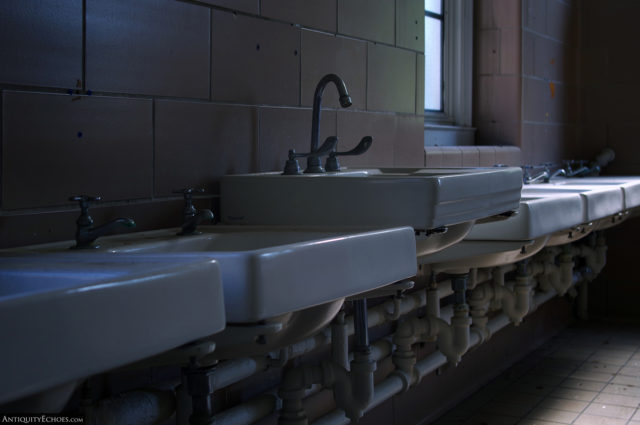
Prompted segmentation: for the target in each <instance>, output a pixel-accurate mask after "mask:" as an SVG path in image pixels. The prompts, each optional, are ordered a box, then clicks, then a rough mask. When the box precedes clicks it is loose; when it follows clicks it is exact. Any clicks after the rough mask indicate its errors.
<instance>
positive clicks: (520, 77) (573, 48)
mask: <svg viewBox="0 0 640 425" xmlns="http://www.w3.org/2000/svg"><path fill="white" fill-rule="evenodd" d="M475 5H476V12H475V25H476V32H475V35H476V37H475V40H474V42H475V52H476V56H475V71H474V75H475V79H474V125H475V126H476V127H477V128H478V132H477V141H478V143H479V144H482V145H513V146H518V147H520V148H521V150H522V160H523V163H525V164H539V163H541V162H549V161H550V162H560V161H562V160H563V159H572V158H574V157H578V156H579V154H580V147H579V141H578V134H577V133H578V113H577V110H578V108H577V107H578V101H579V81H580V75H579V72H578V66H577V62H578V56H579V50H578V9H579V7H580V2H575V1H566V0H481V1H478V2H477V3H475Z"/></svg>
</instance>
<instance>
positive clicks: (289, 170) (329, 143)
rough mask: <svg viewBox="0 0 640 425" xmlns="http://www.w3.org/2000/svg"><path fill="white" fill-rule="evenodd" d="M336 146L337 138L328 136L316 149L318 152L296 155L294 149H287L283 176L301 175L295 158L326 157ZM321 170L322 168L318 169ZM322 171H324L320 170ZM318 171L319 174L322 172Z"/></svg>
mask: <svg viewBox="0 0 640 425" xmlns="http://www.w3.org/2000/svg"><path fill="white" fill-rule="evenodd" d="M337 144H338V138H337V137H336V136H329V137H327V140H325V141H324V143H323V144H322V146H320V147H319V148H318V150H316V151H313V152H307V153H296V151H295V149H289V159H288V160H287V162H286V164H285V166H284V172H283V173H282V174H284V175H295V174H301V172H300V165H299V164H298V160H297V159H296V158H306V157H310V156H313V157H320V156H324V155H327V154H328V153H329V152H331V151H332V150H334V149H335V148H336V145H337ZM320 168H322V167H320ZM322 171H324V170H322ZM322 171H319V172H322Z"/></svg>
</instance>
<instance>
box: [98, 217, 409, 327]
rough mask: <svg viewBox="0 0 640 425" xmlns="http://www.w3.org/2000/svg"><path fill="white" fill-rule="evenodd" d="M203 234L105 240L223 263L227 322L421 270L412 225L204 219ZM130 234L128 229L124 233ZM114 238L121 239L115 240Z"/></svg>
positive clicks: (112, 247)
mask: <svg viewBox="0 0 640 425" xmlns="http://www.w3.org/2000/svg"><path fill="white" fill-rule="evenodd" d="M199 229H200V230H201V231H203V233H202V234H200V235H195V236H188V237H176V236H175V230H173V229H172V230H161V231H155V232H145V234H144V235H140V236H138V237H135V236H134V238H135V239H132V240H130V241H129V242H127V241H126V238H123V239H125V240H124V241H123V243H122V244H121V245H120V246H117V245H116V244H117V241H114V240H112V241H107V240H106V239H104V240H103V242H102V245H103V247H104V249H107V250H109V251H111V252H114V253H193V252H197V253H206V255H208V256H210V257H211V258H215V259H216V260H217V261H218V262H219V263H220V268H221V273H222V282H223V285H224V297H225V305H226V307H227V322H229V323H247V322H258V321H260V320H264V319H268V318H270V317H273V316H278V315H282V314H285V313H290V312H292V311H297V310H301V309H305V308H309V307H313V306H316V305H320V304H323V303H327V302H330V301H334V300H337V299H341V298H344V297H347V296H351V295H355V294H358V293H360V292H365V291H368V290H371V289H375V288H378V287H380V286H384V285H387V284H390V283H394V282H396V281H398V280H402V279H405V278H408V277H411V276H413V275H415V273H416V264H415V260H413V259H414V258H415V246H414V243H413V240H414V234H413V231H412V230H411V229H410V228H408V227H405V228H394V229H386V230H370V231H366V232H340V231H332V230H328V229H325V230H320V229H302V228H299V229H292V228H275V229H273V228H264V227H263V228H260V227H252V226H246V227H245V226H201V227H200V228H199ZM123 236H125V235H123ZM113 242H116V244H113Z"/></svg>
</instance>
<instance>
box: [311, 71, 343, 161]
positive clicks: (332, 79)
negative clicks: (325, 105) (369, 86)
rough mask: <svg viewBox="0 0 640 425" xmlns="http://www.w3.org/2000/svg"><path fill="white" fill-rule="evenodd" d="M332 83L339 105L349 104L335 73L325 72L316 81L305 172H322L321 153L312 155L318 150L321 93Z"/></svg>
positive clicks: (341, 82) (339, 79)
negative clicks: (336, 90) (338, 97)
mask: <svg viewBox="0 0 640 425" xmlns="http://www.w3.org/2000/svg"><path fill="white" fill-rule="evenodd" d="M329 83H333V84H335V86H336V88H337V89H338V93H339V94H340V106H342V107H343V108H348V107H349V106H351V96H349V92H348V91H347V86H345V84H344V81H342V79H341V78H340V77H338V76H337V75H335V74H327V75H325V76H324V77H322V79H321V80H320V81H319V82H318V85H317V86H316V91H315V93H314V95H313V112H312V121H311V151H310V153H311V156H309V157H308V158H307V169H306V170H305V171H304V172H305V173H323V172H324V168H322V161H321V159H320V156H321V155H314V153H315V152H317V151H318V132H319V129H320V106H321V103H322V94H323V93H324V88H325V87H326V86H327V84H329Z"/></svg>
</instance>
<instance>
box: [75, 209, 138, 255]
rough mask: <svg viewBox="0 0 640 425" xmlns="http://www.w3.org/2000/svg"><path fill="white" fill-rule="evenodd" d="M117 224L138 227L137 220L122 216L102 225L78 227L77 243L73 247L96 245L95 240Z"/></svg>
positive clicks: (80, 247)
mask: <svg viewBox="0 0 640 425" xmlns="http://www.w3.org/2000/svg"><path fill="white" fill-rule="evenodd" d="M116 226H125V227H136V222H135V221H133V220H132V219H130V218H127V217H120V218H116V219H114V220H111V221H109V222H107V223H105V224H103V225H101V226H96V227H84V228H83V227H78V230H77V231H76V245H75V246H74V247H73V248H76V249H82V248H92V247H96V246H94V245H92V244H93V242H94V241H95V240H96V239H98V238H99V237H100V236H103V235H106V234H107V233H110V232H111V231H112V230H113V229H114V228H115V227H116Z"/></svg>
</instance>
